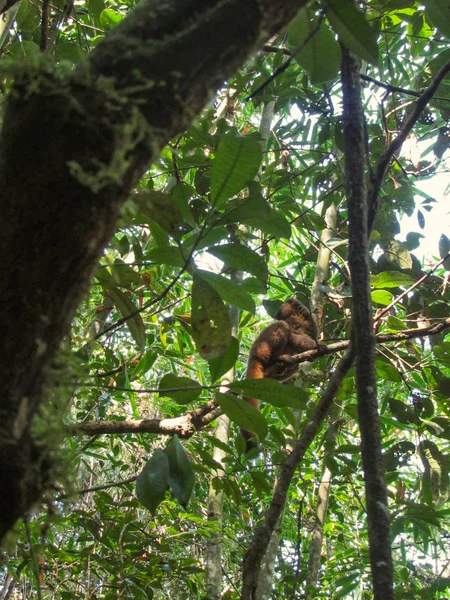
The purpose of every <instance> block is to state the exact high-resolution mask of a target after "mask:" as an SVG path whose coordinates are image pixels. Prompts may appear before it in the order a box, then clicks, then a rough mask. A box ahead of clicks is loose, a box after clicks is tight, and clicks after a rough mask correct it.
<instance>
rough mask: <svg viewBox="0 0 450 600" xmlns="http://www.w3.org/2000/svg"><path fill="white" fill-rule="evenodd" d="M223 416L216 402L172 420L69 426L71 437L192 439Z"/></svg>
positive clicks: (100, 422)
mask: <svg viewBox="0 0 450 600" xmlns="http://www.w3.org/2000/svg"><path fill="white" fill-rule="evenodd" d="M221 414H222V411H221V409H220V408H219V407H218V406H217V404H216V402H215V401H214V400H210V401H209V402H207V403H206V404H204V405H203V406H200V407H199V408H196V409H194V410H192V411H190V412H188V413H186V414H184V415H181V416H179V417H174V418H170V419H164V418H163V419H139V420H131V421H91V422H88V423H79V424H77V425H69V426H68V433H69V434H70V435H101V434H108V435H117V434H123V433H154V434H160V435H175V434H176V435H178V437H180V438H184V439H187V438H190V437H191V436H192V435H193V434H194V433H195V432H196V431H199V430H201V429H203V428H204V427H205V426H206V425H209V423H211V421H213V420H214V419H216V418H217V417H218V416H219V415H221Z"/></svg>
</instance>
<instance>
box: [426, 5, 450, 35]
mask: <svg viewBox="0 0 450 600" xmlns="http://www.w3.org/2000/svg"><path fill="white" fill-rule="evenodd" d="M423 3H424V4H425V12H426V15H427V19H428V20H429V22H430V23H431V24H432V25H434V27H436V29H438V30H439V32H440V33H442V35H445V37H447V38H450V0H424V2H423Z"/></svg>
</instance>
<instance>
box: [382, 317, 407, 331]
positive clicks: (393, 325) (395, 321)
mask: <svg viewBox="0 0 450 600" xmlns="http://www.w3.org/2000/svg"><path fill="white" fill-rule="evenodd" d="M386 325H387V326H388V328H389V329H390V330H391V331H403V330H404V329H408V327H407V326H406V325H405V324H404V323H403V321H402V320H401V319H399V318H398V317H394V316H393V315H389V317H388V318H387V319H386Z"/></svg>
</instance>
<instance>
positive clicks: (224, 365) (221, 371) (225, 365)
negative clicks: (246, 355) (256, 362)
mask: <svg viewBox="0 0 450 600" xmlns="http://www.w3.org/2000/svg"><path fill="white" fill-rule="evenodd" d="M238 356H239V342H238V340H237V339H236V338H235V337H232V338H231V342H230V345H229V346H228V348H227V349H226V352H225V353H224V354H222V356H218V357H217V358H212V359H211V360H209V361H208V363H209V372H210V373H211V382H212V383H214V382H215V381H217V380H218V379H219V377H222V375H225V373H228V371H229V370H230V369H231V368H232V367H234V365H235V364H236V361H237V359H238Z"/></svg>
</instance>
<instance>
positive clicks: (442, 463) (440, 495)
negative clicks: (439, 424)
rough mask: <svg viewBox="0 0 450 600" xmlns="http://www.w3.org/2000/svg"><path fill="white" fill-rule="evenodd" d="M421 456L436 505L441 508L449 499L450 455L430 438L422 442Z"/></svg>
mask: <svg viewBox="0 0 450 600" xmlns="http://www.w3.org/2000/svg"><path fill="white" fill-rule="evenodd" d="M420 456H421V458H422V462H423V465H424V468H425V475H427V476H428V477H429V478H430V489H431V497H432V500H433V503H434V506H435V507H436V508H439V507H440V506H442V505H443V504H444V503H445V502H446V501H447V500H448V498H449V494H450V490H449V475H448V465H449V461H448V456H447V455H446V454H443V453H442V452H441V451H440V450H439V448H438V447H437V446H436V445H435V444H433V442H431V441H429V440H424V441H422V442H421V443H420Z"/></svg>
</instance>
